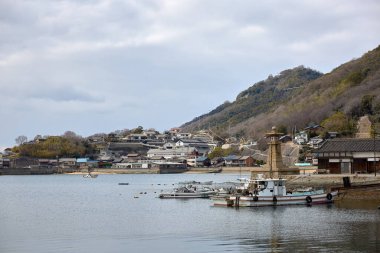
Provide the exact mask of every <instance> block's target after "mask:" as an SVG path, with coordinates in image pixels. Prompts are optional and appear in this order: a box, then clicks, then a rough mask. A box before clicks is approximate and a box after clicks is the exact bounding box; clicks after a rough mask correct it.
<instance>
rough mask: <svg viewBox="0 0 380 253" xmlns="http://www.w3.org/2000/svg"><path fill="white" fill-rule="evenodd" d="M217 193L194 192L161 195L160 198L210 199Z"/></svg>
mask: <svg viewBox="0 0 380 253" xmlns="http://www.w3.org/2000/svg"><path fill="white" fill-rule="evenodd" d="M212 195H215V192H200V193H198V192H194V193H175V192H173V193H161V194H160V195H159V196H158V197H159V198H161V199H188V198H210V196H212Z"/></svg>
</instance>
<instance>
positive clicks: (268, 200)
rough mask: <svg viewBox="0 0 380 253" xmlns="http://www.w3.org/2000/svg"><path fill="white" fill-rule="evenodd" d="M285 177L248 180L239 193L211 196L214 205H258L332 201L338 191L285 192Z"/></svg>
mask: <svg viewBox="0 0 380 253" xmlns="http://www.w3.org/2000/svg"><path fill="white" fill-rule="evenodd" d="M285 181H286V180H285V179H281V178H280V179H272V178H269V179H265V178H262V177H259V178H257V179H255V180H249V186H248V187H246V188H245V189H242V190H240V191H239V192H240V193H236V194H232V195H228V196H214V197H212V200H213V203H214V205H215V206H236V207H245V206H246V207H258V206H281V205H306V204H309V205H310V204H324V203H331V202H333V200H334V198H335V197H336V196H337V195H338V191H334V192H325V191H323V190H319V191H313V190H309V191H296V192H287V191H286V186H285Z"/></svg>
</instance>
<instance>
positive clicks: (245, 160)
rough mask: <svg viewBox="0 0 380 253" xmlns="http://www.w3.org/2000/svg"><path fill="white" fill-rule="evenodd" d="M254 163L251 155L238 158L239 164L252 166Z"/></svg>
mask: <svg viewBox="0 0 380 253" xmlns="http://www.w3.org/2000/svg"><path fill="white" fill-rule="evenodd" d="M254 165H255V159H253V157H252V156H242V157H240V158H239V166H243V167H252V166H254Z"/></svg>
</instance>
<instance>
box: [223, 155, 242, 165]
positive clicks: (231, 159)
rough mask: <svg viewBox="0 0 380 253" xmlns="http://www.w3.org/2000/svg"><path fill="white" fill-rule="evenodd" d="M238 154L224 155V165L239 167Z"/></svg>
mask: <svg viewBox="0 0 380 253" xmlns="http://www.w3.org/2000/svg"><path fill="white" fill-rule="evenodd" d="M239 158H240V156H237V155H229V156H226V157H224V161H225V164H226V166H229V167H239V166H240V161H239Z"/></svg>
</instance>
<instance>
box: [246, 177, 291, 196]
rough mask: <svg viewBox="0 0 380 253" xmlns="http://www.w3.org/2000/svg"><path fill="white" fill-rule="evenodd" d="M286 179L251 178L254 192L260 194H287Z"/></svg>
mask: <svg viewBox="0 0 380 253" xmlns="http://www.w3.org/2000/svg"><path fill="white" fill-rule="evenodd" d="M285 181H286V180H285V179H255V180H251V184H252V186H253V187H252V188H253V193H254V195H258V196H285V195H286V186H285Z"/></svg>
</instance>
